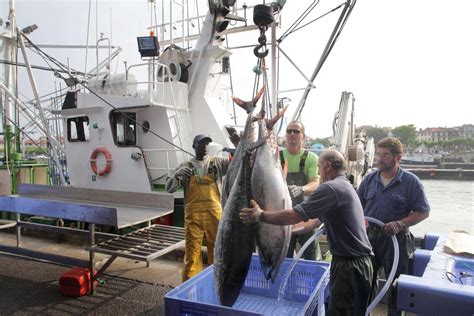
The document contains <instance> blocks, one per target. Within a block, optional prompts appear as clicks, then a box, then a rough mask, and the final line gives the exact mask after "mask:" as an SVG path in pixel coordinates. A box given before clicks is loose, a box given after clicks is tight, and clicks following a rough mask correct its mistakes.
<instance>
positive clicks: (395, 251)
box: [282, 216, 400, 316]
mask: <svg viewBox="0 0 474 316" xmlns="http://www.w3.org/2000/svg"><path fill="white" fill-rule="evenodd" d="M365 219H366V220H368V221H369V222H371V223H373V224H376V225H378V226H380V227H382V226H384V225H385V223H384V222H382V221H379V220H378V219H375V218H372V217H368V216H366V217H365ZM325 230H326V229H325V228H324V226H321V227H320V228H319V229H318V230H317V231H316V232H315V233H314V234H313V236H311V237H310V238H309V239H308V240H307V241H306V242H305V243H304V245H303V246H302V247H301V249H300V250H299V251H298V253H297V254H296V257H295V260H293V263H292V265H291V266H290V269H289V270H288V272H287V274H286V275H285V279H284V280H283V283H282V284H283V287H282V288H283V289H284V288H285V287H286V283H287V282H288V279H289V277H290V274H291V271H292V270H293V268H294V266H295V265H296V263H297V262H298V260H299V259H300V258H301V256H302V255H303V252H304V251H305V250H306V248H308V247H309V245H310V244H311V243H312V242H313V240H315V239H316V238H318V237H319V235H321V234H322V233H323V232H324V231H325ZM391 239H392V243H393V263H392V269H391V270H390V274H389V276H388V278H387V281H386V282H385V285H384V286H383V288H382V290H380V292H379V294H377V296H376V297H375V298H374V299H373V300H372V302H371V303H370V305H369V307H367V311H366V312H365V315H366V316H368V315H369V314H370V312H371V311H372V310H373V309H374V308H375V306H377V304H378V303H379V302H380V300H381V299H382V298H383V296H384V295H385V293H386V292H387V291H388V288H389V287H390V286H391V285H392V282H393V279H394V278H395V273H396V272H397V267H398V261H399V258H400V250H399V248H398V241H397V238H396V237H395V235H393V236H392V237H391ZM374 273H377V272H376V271H374ZM323 306H324V291H321V292H320V293H319V297H318V315H324V309H321V307H323Z"/></svg>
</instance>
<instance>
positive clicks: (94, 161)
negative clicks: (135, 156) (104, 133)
mask: <svg viewBox="0 0 474 316" xmlns="http://www.w3.org/2000/svg"><path fill="white" fill-rule="evenodd" d="M99 154H103V155H104V156H105V160H106V162H107V163H106V164H105V167H104V168H103V169H102V170H98V169H97V156H98V155H99ZM90 162H91V168H92V171H93V172H94V173H95V174H96V175H98V176H99V177H102V176H105V175H106V174H107V173H109V172H110V170H111V169H112V155H111V154H110V152H109V151H108V150H107V148H105V147H97V148H96V149H94V151H93V152H92V154H91V158H90Z"/></svg>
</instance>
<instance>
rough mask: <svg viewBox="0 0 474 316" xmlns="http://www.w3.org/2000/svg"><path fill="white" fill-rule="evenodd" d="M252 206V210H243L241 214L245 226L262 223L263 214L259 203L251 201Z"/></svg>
mask: <svg viewBox="0 0 474 316" xmlns="http://www.w3.org/2000/svg"><path fill="white" fill-rule="evenodd" d="M250 204H252V208H243V209H242V210H241V211H240V212H239V217H240V220H241V221H242V222H243V223H244V224H253V223H258V222H260V215H261V213H263V211H262V209H261V208H260V206H258V204H257V202H255V201H254V200H250Z"/></svg>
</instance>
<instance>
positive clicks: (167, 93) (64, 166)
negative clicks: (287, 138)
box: [0, 0, 474, 313]
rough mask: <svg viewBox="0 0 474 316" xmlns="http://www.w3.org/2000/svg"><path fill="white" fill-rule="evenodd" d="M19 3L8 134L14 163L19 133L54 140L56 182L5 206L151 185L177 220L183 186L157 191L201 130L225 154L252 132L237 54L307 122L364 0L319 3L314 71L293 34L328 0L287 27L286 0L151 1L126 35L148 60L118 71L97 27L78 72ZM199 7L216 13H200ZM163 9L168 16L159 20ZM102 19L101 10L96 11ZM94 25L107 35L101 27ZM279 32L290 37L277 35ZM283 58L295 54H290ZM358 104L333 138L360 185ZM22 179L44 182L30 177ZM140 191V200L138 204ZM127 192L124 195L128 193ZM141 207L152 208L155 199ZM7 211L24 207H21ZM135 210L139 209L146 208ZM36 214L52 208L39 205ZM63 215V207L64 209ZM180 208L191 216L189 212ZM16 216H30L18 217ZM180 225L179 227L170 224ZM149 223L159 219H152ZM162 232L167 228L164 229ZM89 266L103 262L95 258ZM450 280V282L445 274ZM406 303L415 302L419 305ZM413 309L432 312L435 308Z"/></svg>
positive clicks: (9, 70) (257, 80) (11, 34)
mask: <svg viewBox="0 0 474 316" xmlns="http://www.w3.org/2000/svg"><path fill="white" fill-rule="evenodd" d="M9 2H10V8H12V10H10V11H9V14H10V15H9V17H8V19H7V20H5V21H6V22H5V23H2V30H1V32H0V33H1V39H2V40H3V46H2V49H3V51H4V56H5V57H4V65H3V67H4V69H5V72H4V77H3V78H2V82H1V88H2V98H3V99H2V101H3V107H4V109H5V112H4V117H5V120H4V136H5V144H8V145H7V146H6V148H7V149H8V152H6V154H5V159H4V164H5V165H6V166H7V167H10V166H19V165H21V164H22V163H23V160H22V157H21V155H20V146H19V144H20V139H22V136H21V135H23V134H25V132H32V131H33V130H34V132H36V133H40V135H42V136H43V137H45V138H46V139H47V143H48V152H47V154H48V156H49V157H50V159H49V164H48V168H47V170H48V171H47V172H48V173H47V176H45V177H44V180H43V182H44V184H52V187H54V189H45V188H36V187H33V188H32V187H24V188H23V191H22V192H20V196H19V197H11V196H8V197H6V198H5V199H4V200H5V202H4V204H1V203H0V204H1V205H2V206H5V205H7V203H11V201H12V200H13V201H20V199H25V198H27V195H28V196H30V198H31V195H33V201H34V203H36V204H34V203H33V206H32V207H31V211H30V213H27V214H30V215H35V214H36V213H35V210H36V208H35V205H39V204H40V203H43V202H44V199H49V198H48V197H47V194H48V193H51V192H53V193H54V194H57V195H58V196H60V197H61V198H63V199H65V200H66V202H64V203H65V205H63V206H64V207H68V206H69V205H76V204H77V203H78V201H83V199H84V196H87V197H91V198H92V197H93V198H94V199H96V200H94V202H96V203H98V204H99V205H101V204H103V203H106V204H107V203H111V202H112V201H111V200H110V199H108V200H107V201H105V200H102V197H101V192H105V191H110V192H114V193H113V194H112V195H110V197H111V199H113V198H118V196H120V195H123V196H127V197H131V196H133V194H146V195H144V197H145V196H146V197H148V194H150V195H151V196H153V198H154V199H155V200H154V201H157V203H158V202H159V203H161V204H159V208H162V211H161V212H158V213H154V214H153V216H156V218H158V217H162V216H172V217H173V218H176V217H177V216H175V215H176V213H178V212H179V209H181V212H182V207H181V208H180V205H182V203H183V202H182V194H180V193H178V194H176V195H175V196H171V200H172V201H174V207H172V209H171V210H168V209H169V201H170V199H169V198H170V195H168V194H167V193H159V194H161V195H160V196H159V197H157V195H156V194H155V193H157V192H158V191H160V189H161V190H162V185H163V183H164V181H165V178H166V176H167V174H168V172H169V171H171V170H173V169H174V168H176V167H177V166H178V165H179V163H181V162H183V161H186V160H188V159H189V158H190V157H192V156H193V154H192V152H193V150H192V139H193V136H194V135H195V134H198V133H200V134H206V135H209V136H210V137H211V138H212V140H213V142H212V143H211V147H210V154H211V155H222V156H226V155H228V154H227V151H229V150H228V149H229V148H232V146H233V144H232V142H231V140H230V136H231V133H232V132H233V131H234V130H237V131H238V130H241V129H242V122H243V119H244V118H245V115H246V113H245V112H244V111H243V110H240V109H239V108H236V107H235V105H234V104H233V103H232V102H231V98H230V96H231V95H234V94H235V93H234V92H235V91H236V90H237V87H235V86H234V85H235V83H236V80H235V76H236V73H239V70H238V69H237V70H235V69H236V68H241V65H242V64H241V63H240V61H239V60H234V56H238V53H237V52H236V51H241V50H245V54H244V58H246V59H252V60H253V69H252V68H249V69H247V71H248V72H249V73H251V75H250V78H253V80H252V82H253V84H250V85H247V88H246V89H247V91H246V92H245V95H244V96H243V97H244V98H248V99H251V98H252V97H253V96H254V95H255V94H256V92H257V91H258V89H259V88H260V87H261V86H263V85H265V86H266V87H267V88H268V90H267V91H268V92H267V93H266V94H265V96H264V97H263V100H264V102H265V106H266V109H267V113H269V115H270V116H273V115H274V114H275V113H277V112H278V111H279V110H280V109H282V108H283V106H284V105H286V104H288V103H291V106H290V109H291V110H292V111H290V114H289V115H288V116H287V118H286V122H288V121H290V120H296V119H299V118H300V117H301V115H302V113H303V111H304V108H305V105H306V100H307V98H308V95H309V93H310V92H311V91H312V90H313V89H314V88H315V86H314V80H315V79H316V77H317V75H318V73H319V72H320V70H321V69H322V67H323V65H324V62H325V61H326V59H327V58H328V55H329V53H330V52H331V50H332V49H333V47H334V46H335V44H336V41H337V39H338V36H339V34H340V33H341V31H342V29H343V27H344V26H345V23H346V21H347V19H348V18H349V16H350V14H351V12H352V9H353V7H354V5H355V1H351V0H348V1H345V2H343V3H342V4H340V3H338V4H336V5H334V6H329V7H328V8H324V9H322V11H319V12H318V15H317V17H316V18H314V19H313V20H314V21H317V20H320V19H321V18H322V17H324V16H326V15H328V14H330V13H331V14H333V16H334V17H335V18H334V19H333V25H332V28H331V31H330V32H329V33H330V35H329V36H327V37H326V38H325V41H323V44H322V45H321V48H322V50H321V53H320V57H319V59H318V60H315V61H314V62H313V63H308V61H307V60H306V61H305V64H304V65H305V66H304V68H308V67H307V65H308V64H311V65H313V67H314V68H313V69H312V73H311V74H310V75H309V76H307V75H306V74H305V72H306V69H305V71H302V66H301V65H300V66H299V65H298V61H294V60H293V59H292V58H291V56H290V54H288V53H287V52H286V49H287V48H286V47H285V46H284V44H285V41H286V39H287V38H288V37H289V35H291V34H292V33H294V32H295V31H296V30H298V29H302V28H303V27H305V26H307V24H308V23H310V22H312V21H313V20H312V21H309V22H308V19H306V20H305V18H307V16H308V14H309V13H310V12H311V11H313V9H314V8H315V7H316V6H317V5H318V3H319V2H313V3H311V4H310V5H309V7H307V8H305V9H303V10H302V13H301V15H299V17H298V16H297V17H296V18H295V20H294V21H295V22H294V23H293V24H292V25H291V26H290V27H289V28H287V30H286V31H284V32H281V30H282V28H283V26H282V25H283V24H284V23H283V20H282V16H283V14H284V12H285V10H287V9H288V8H286V6H289V4H285V2H286V1H275V2H272V3H265V2H261V1H260V2H257V3H256V4H255V5H247V4H243V5H242V6H241V7H238V6H237V5H236V1H225V0H218V1H217V0H216V1H207V3H205V4H204V7H203V6H199V5H196V6H194V3H191V1H184V0H183V1H182V2H181V3H177V2H176V1H162V2H159V3H158V2H157V1H154V0H149V1H148V2H147V6H148V9H149V19H150V23H149V25H148V26H147V28H146V30H144V31H143V32H142V33H140V34H134V35H133V39H132V40H131V41H129V42H127V43H131V42H133V43H134V46H135V45H136V46H135V47H136V51H137V52H136V53H135V54H136V56H138V57H139V62H136V63H131V62H126V63H125V64H124V67H123V68H121V67H120V69H122V70H123V71H122V72H120V71H118V72H113V71H112V68H113V67H112V65H113V63H114V62H116V60H117V56H119V55H120V52H121V50H122V48H121V47H118V46H114V44H113V43H112V36H111V35H109V36H107V35H105V33H104V34H101V35H100V36H97V40H96V42H95V43H94V44H91V43H89V41H88V40H87V42H86V44H85V45H80V46H81V47H82V48H83V49H84V50H85V55H84V57H85V62H84V64H81V66H83V68H84V69H85V70H84V71H78V70H77V69H79V68H78V67H76V66H73V67H71V66H70V65H68V63H67V62H65V61H62V62H60V61H59V60H58V59H56V58H54V56H52V55H51V54H50V53H48V52H47V50H46V48H47V46H44V45H42V44H41V43H36V42H35V41H34V40H33V39H32V38H33V34H34V33H32V32H33V31H35V28H36V27H35V26H33V25H31V26H26V27H24V26H21V27H20V26H18V25H17V23H16V22H15V11H14V5H13V2H14V1H13V0H10V1H9ZM196 3H197V2H196ZM89 12H91V2H89ZM199 12H207V13H206V14H203V15H200V14H199ZM335 12H336V13H335ZM157 16H161V19H158V18H157ZM96 19H99V16H98V15H97V14H96ZM89 20H90V17H89ZM7 22H8V23H7ZM96 25H98V24H96ZM89 26H90V23H89V24H88V25H87V29H88V30H89ZM196 26H197V27H196ZM40 30H41V28H40ZM40 30H38V31H36V32H39V31H40ZM30 33H31V34H32V35H29V34H30ZM96 33H99V30H98V29H97V30H96ZM278 33H282V34H281V35H277V34H278ZM241 34H247V35H246V36H247V37H245V39H246V41H248V42H244V41H243V40H242V38H241V37H239V36H241ZM87 35H89V31H87ZM234 36H235V37H236V38H237V41H238V43H239V45H238V46H234V47H233V46H231V45H230V44H229V43H231V42H232V40H231V38H233V37H234ZM135 43H136V44H135ZM289 50H291V49H289ZM104 51H105V52H106V53H104ZM31 52H34V53H35V54H38V56H41V58H43V59H45V60H47V61H48V65H47V66H41V67H46V69H47V70H50V71H51V72H52V73H54V74H55V76H56V77H58V78H60V79H61V80H63V81H64V83H65V85H66V87H65V88H64V89H63V88H57V89H56V91H55V92H54V93H53V94H52V95H50V94H42V93H40V92H39V90H40V82H38V81H37V80H36V79H35V72H34V71H33V69H37V68H38V67H40V66H38V65H33V64H32V63H31V62H30V57H29V56H30V55H31ZM91 52H92V53H93V54H94V55H95V56H96V61H95V64H94V65H93V66H92V67H90V66H89V65H88V61H87V60H88V56H89V55H90V54H91ZM18 55H21V56H22V58H21V59H22V61H20V60H19V59H17V58H16V56H18ZM99 56H101V57H102V60H100V59H99ZM283 59H285V62H282V61H281V60H283ZM18 67H24V69H25V70H26V74H27V75H28V78H29V82H30V83H31V91H32V95H33V96H34V98H33V99H32V100H30V101H24V100H22V98H21V97H20V96H19V93H18V89H17V87H16V86H15V82H16V81H17V80H16V78H15V74H16V69H18ZM88 67H90V68H88ZM288 68H293V70H295V71H296V73H298V74H299V75H300V76H301V77H302V78H303V85H302V86H301V87H296V88H295V87H292V86H285V85H284V81H283V79H282V80H281V81H280V79H279V78H282V77H285V76H284V75H283V74H284V73H285V71H286V70H287V69H288ZM295 92H297V93H299V94H300V96H299V98H298V99H295V100H293V101H291V102H290V100H289V98H288V97H287V95H288V93H295ZM45 95H46V96H47V98H46V99H48V106H45V103H46V102H45V98H44V97H42V96H45ZM29 104H33V105H34V106H35V109H34V110H31V107H30V106H29ZM354 110H355V98H354V95H353V94H352V93H350V92H343V93H342V95H341V100H340V103H339V107H338V108H337V109H336V111H337V112H336V115H335V117H336V119H335V121H334V122H333V126H334V135H333V147H334V148H336V149H338V150H339V151H341V152H343V153H345V154H346V156H347V157H348V162H349V174H348V176H349V178H350V179H351V181H352V183H353V184H354V186H357V184H358V183H359V182H360V181H361V179H362V177H363V176H364V175H365V174H366V173H367V172H369V170H370V168H371V166H372V163H373V158H374V155H373V151H374V143H373V140H372V139H370V138H367V137H365V135H358V134H356V132H355V123H354ZM20 113H22V115H23V113H24V115H26V116H27V120H26V123H25V121H23V120H22V119H20ZM23 124H26V125H23ZM283 124H284V123H283ZM25 126H26V127H25ZM30 129H31V130H30ZM279 130H281V129H279ZM277 132H278V130H277ZM22 133H23V134H22ZM25 135H28V134H27V133H26V134H25ZM25 137H26V136H25ZM38 167H39V166H38ZM43 167H44V166H43ZM7 172H8V175H10V169H8V168H7ZM24 182H30V183H38V182H35V181H33V180H32V179H29V180H27V181H24ZM58 187H60V189H59V188H58ZM16 188H17V186H16V185H13V186H10V187H9V189H7V191H8V192H5V191H4V192H3V193H4V194H6V195H9V194H12V193H17V192H16ZM101 190H105V191H101ZM94 191H95V192H96V194H94V193H93V192H94ZM38 192H39V193H38ZM97 192H98V193H97ZM35 194H36V195H35ZM104 194H105V193H104ZM137 200H138V199H136V201H135V202H136V203H139V201H137ZM48 201H49V202H51V205H57V204H54V203H57V201H51V200H48ZM121 201H122V202H121V203H123V204H124V203H125V202H124V200H121ZM53 202H54V203H53ZM8 205H10V204H8ZM107 205H109V204H107ZM128 206H130V205H127V207H128ZM97 207H99V206H97ZM132 207H133V205H132ZM140 207H141V210H142V209H145V208H147V207H149V205H140ZM9 210H10V211H12V212H16V213H20V210H17V209H15V208H14V207H12V208H11V209H9ZM61 214H64V213H61ZM110 214H111V215H114V216H117V217H118V219H117V221H109V220H107V221H105V220H102V219H101V220H100V221H99V220H97V221H96V222H91V223H92V224H105V225H114V224H116V225H117V226H120V225H119V223H121V224H122V226H120V227H127V226H130V225H131V224H133V225H135V224H138V223H139V220H129V221H127V222H120V219H121V218H120V215H123V210H122V209H120V208H117V209H116V211H115V212H114V211H113V208H112V210H111V211H110ZM135 214H136V215H137V216H139V213H138V212H136V213H135ZM140 214H142V213H140ZM173 214H174V215H173ZM38 215H45V213H42V212H39V213H38ZM55 215H56V216H59V213H56V214H55ZM153 216H152V215H146V216H142V217H138V218H142V219H143V222H148V221H150V220H152V219H154V218H153ZM182 216H183V215H182V213H181V218H182ZM178 217H179V216H178ZM71 219H72V220H78V217H76V216H72V217H71ZM122 219H123V217H122ZM145 219H146V221H145ZM90 220H96V219H95V218H94V219H90ZM18 221H21V219H19V218H18V217H17V222H18ZM171 224H174V225H175V226H180V225H179V224H177V223H176V222H175V223H173V222H172V221H171ZM180 224H181V225H182V222H181V223H180ZM91 227H94V225H92V226H89V236H94V230H93V228H92V229H91ZM146 229H152V230H153V229H155V228H154V226H152V227H151V228H150V227H147V228H146ZM156 229H164V228H160V227H159V226H156ZM147 233H148V232H147ZM181 233H182V231H181ZM181 237H182V235H181ZM93 241H94V239H93V238H92V243H91V244H90V245H89V251H91V254H92V253H94V252H101V251H102V252H103V253H109V254H111V255H112V256H125V255H124V253H126V252H127V251H128V252H129V253H127V254H126V256H128V257H129V258H133V259H136V258H138V259H140V260H143V261H147V262H148V261H149V260H152V259H154V258H156V257H157V256H158V255H159V254H158V253H157V252H154V253H152V254H147V255H145V256H143V255H142V256H139V255H132V254H133V251H131V250H129V249H127V250H126V251H120V250H115V251H111V250H110V249H109V250H107V249H106V248H107V247H102V248H101V247H98V246H97V245H96V244H95V243H94V242H93ZM179 242H182V240H178V241H176V243H174V244H173V245H171V246H170V247H168V248H167V250H168V251H171V250H173V249H175V248H176V247H177V245H178V244H179ZM108 246H110V245H108ZM130 251H131V252H132V254H130ZM164 252H165V251H162V252H160V254H161V253H164ZM114 259H115V258H114ZM455 260H456V259H455ZM112 261H113V259H112ZM112 261H110V263H111V262H112ZM110 263H107V264H110ZM107 264H106V265H107ZM89 267H90V268H91V270H92V271H93V270H94V261H93V257H92V259H91V260H90V262H89ZM460 272H465V271H464V270H459V271H458V270H456V271H454V270H453V272H451V273H453V274H455V273H460ZM471 272H473V273H474V271H471ZM440 278H441V279H443V276H440ZM466 286H468V287H469V288H467V289H469V290H470V289H471V287H472V284H471V285H464V284H463V285H461V284H457V285H456V287H461V288H462V289H466ZM466 292H467V293H468V294H465V293H466ZM422 293H423V292H422ZM449 293H450V294H452V297H454V298H455V299H456V300H458V299H459V298H460V297H461V300H462V301H463V305H462V308H471V307H472V303H469V302H472V301H469V300H465V295H468V297H472V293H471V292H470V291H463V293H462V294H459V295H457V294H456V293H457V292H456V291H455V290H452V291H451V290H450V292H449ZM422 297H426V298H427V297H428V293H423V294H422ZM445 303H446V304H452V301H450V300H449V299H447V300H446V301H445ZM415 305H416V304H415ZM404 308H406V310H409V307H405V306H404ZM460 308H461V307H460ZM412 310H414V311H417V312H420V313H423V312H425V313H429V310H416V309H412ZM463 310H464V309H462V311H463Z"/></svg>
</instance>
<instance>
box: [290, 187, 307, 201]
mask: <svg viewBox="0 0 474 316" xmlns="http://www.w3.org/2000/svg"><path fill="white" fill-rule="evenodd" d="M288 191H289V192H290V196H291V199H295V198H302V197H303V195H304V190H303V186H299V185H289V186H288Z"/></svg>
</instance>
